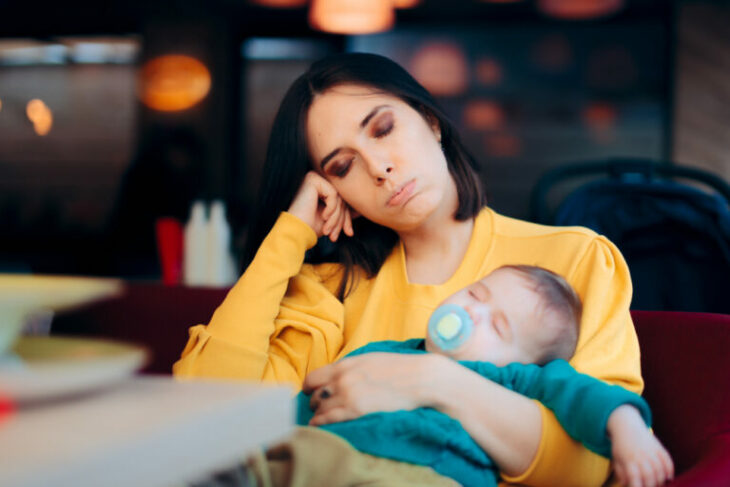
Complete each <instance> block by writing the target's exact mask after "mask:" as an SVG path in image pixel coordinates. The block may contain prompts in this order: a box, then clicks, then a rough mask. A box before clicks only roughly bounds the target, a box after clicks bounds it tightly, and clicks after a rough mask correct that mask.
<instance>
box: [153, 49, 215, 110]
mask: <svg viewBox="0 0 730 487" xmlns="http://www.w3.org/2000/svg"><path fill="white" fill-rule="evenodd" d="M210 83H211V80H210V72H209V71H208V68H206V67H205V65H204V64H203V63H201V62H200V61H198V60H197V59H195V58H192V57H190V56H182V55H167V56H160V57H156V58H154V59H151V60H149V61H147V62H146V63H145V64H144V66H142V71H141V73H140V80H139V89H140V99H141V100H142V102H143V103H144V104H145V105H147V106H148V107H150V108H152V109H154V110H160V111H163V112H174V111H180V110H186V109H188V108H190V107H192V106H194V105H195V104H197V103H198V102H200V101H201V100H202V99H203V98H205V97H206V96H207V95H208V92H209V91H210Z"/></svg>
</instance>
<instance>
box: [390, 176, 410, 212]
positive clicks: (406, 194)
mask: <svg viewBox="0 0 730 487" xmlns="http://www.w3.org/2000/svg"><path fill="white" fill-rule="evenodd" d="M415 189H416V180H415V179H411V180H410V181H408V182H407V183H406V184H404V185H403V186H401V188H400V189H399V190H398V191H396V192H395V193H394V194H393V196H391V197H390V199H389V200H388V203H387V205H388V206H400V205H402V204H403V203H405V202H406V201H408V199H409V198H410V197H411V195H412V194H413V191H414V190H415Z"/></svg>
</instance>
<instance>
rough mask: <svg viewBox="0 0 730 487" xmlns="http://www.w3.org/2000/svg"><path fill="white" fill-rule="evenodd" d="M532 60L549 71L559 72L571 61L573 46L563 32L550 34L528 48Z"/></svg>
mask: <svg viewBox="0 0 730 487" xmlns="http://www.w3.org/2000/svg"><path fill="white" fill-rule="evenodd" d="M530 57H531V58H532V62H533V63H534V64H535V65H536V66H539V67H541V68H542V69H543V70H545V71H547V72H550V73H559V72H561V71H564V70H565V69H567V68H568V67H569V66H570V65H571V64H572V63H573V47H572V46H571V45H570V41H568V39H567V38H566V37H565V35H563V34H550V35H548V36H546V37H544V38H542V39H540V40H539V41H538V42H537V43H536V44H535V45H534V46H533V47H532V49H531V50H530Z"/></svg>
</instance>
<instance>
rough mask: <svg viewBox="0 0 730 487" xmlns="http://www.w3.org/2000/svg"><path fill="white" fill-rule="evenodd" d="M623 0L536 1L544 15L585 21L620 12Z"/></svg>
mask: <svg viewBox="0 0 730 487" xmlns="http://www.w3.org/2000/svg"><path fill="white" fill-rule="evenodd" d="M623 6H624V1H623V0H538V2H537V7H538V8H539V9H540V10H541V11H542V12H543V13H544V14H546V15H549V16H550V17H555V18H557V19H562V20H587V19H596V18H600V17H605V16H607V15H611V14H614V13H616V12H618V11H619V10H621V9H622V8H623Z"/></svg>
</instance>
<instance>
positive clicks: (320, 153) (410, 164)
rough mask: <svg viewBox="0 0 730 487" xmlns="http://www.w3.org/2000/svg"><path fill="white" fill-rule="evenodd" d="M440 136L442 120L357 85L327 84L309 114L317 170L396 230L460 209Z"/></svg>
mask: <svg viewBox="0 0 730 487" xmlns="http://www.w3.org/2000/svg"><path fill="white" fill-rule="evenodd" d="M440 139H441V133H440V130H439V127H438V125H437V123H433V124H432V123H429V122H428V121H426V119H425V118H424V117H423V116H422V115H421V114H420V113H419V112H417V111H416V110H414V109H413V108H412V107H411V106H410V105H408V104H407V103H406V102H404V101H403V100H401V99H400V98H397V97H395V96H392V95H389V94H386V93H378V92H376V91H375V90H373V89H372V88H369V87H364V86H360V85H354V84H344V85H338V86H335V87H333V88H330V89H329V90H327V91H326V92H325V93H323V94H321V95H319V96H317V97H316V98H315V99H314V101H313V103H312V106H311V107H310V109H309V113H308V116H307V141H308V144H309V154H310V157H311V159H312V163H313V165H314V168H315V170H316V171H317V172H319V173H320V174H323V175H324V176H325V177H326V178H327V180H328V181H329V182H330V183H331V184H332V185H333V186H334V187H335V189H336V190H337V192H338V193H339V194H340V196H342V198H343V199H344V200H345V201H346V202H347V203H348V204H349V205H350V206H351V207H352V208H353V209H354V210H355V211H357V212H358V213H360V214H361V215H363V216H364V217H365V218H367V219H369V220H371V221H373V222H375V223H379V224H381V225H384V226H387V227H389V228H392V229H393V230H395V231H408V230H413V229H415V228H418V227H419V226H420V225H422V224H423V223H424V222H426V221H427V219H428V218H429V217H431V216H433V215H435V214H436V213H437V212H444V214H449V215H453V213H454V211H455V210H456V207H457V205H458V200H457V194H456V185H455V184H454V182H453V179H452V177H451V174H450V173H449V171H448V167H447V163H446V157H445V156H444V154H443V152H442V150H441V142H440ZM447 212H448V213H447Z"/></svg>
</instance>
